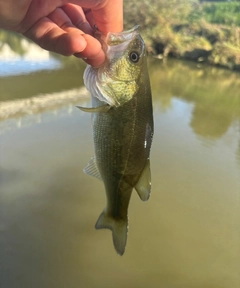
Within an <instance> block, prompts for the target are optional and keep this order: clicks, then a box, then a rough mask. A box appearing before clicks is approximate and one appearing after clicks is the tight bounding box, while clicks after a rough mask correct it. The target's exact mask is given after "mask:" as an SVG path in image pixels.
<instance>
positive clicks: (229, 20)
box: [202, 1, 240, 26]
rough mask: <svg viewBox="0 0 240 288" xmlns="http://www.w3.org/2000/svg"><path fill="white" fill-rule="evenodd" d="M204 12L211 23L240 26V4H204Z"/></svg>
mask: <svg viewBox="0 0 240 288" xmlns="http://www.w3.org/2000/svg"><path fill="white" fill-rule="evenodd" d="M202 11H203V15H204V18H205V19H206V20H207V21H208V22H210V23H217V24H226V25H233V24H234V25H236V26H240V2H237V1H231V2H219V3H204V4H203V6H202Z"/></svg>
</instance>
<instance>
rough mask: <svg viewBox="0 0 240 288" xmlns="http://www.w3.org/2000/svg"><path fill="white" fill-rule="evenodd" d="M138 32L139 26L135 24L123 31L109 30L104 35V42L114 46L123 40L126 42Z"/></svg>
mask: <svg viewBox="0 0 240 288" xmlns="http://www.w3.org/2000/svg"><path fill="white" fill-rule="evenodd" d="M139 34H140V26H139V25H136V26H134V27H133V28H132V29H130V30H127V31H123V32H109V33H108V34H107V37H106V40H105V42H106V44H107V45H109V46H115V45H118V44H121V43H123V42H126V41H127V42H128V41H131V40H132V39H134V38H135V37H136V36H137V35H139Z"/></svg>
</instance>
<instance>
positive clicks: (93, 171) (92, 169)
mask: <svg viewBox="0 0 240 288" xmlns="http://www.w3.org/2000/svg"><path fill="white" fill-rule="evenodd" d="M83 171H84V173H86V174H87V175H89V176H92V177H95V178H97V179H99V180H101V181H102V176H101V174H100V172H99V170H98V167H97V163H96V158H95V156H93V157H92V158H91V160H90V161H89V163H88V164H87V166H86V167H85V168H84V169H83Z"/></svg>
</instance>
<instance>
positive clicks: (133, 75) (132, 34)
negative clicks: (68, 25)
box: [84, 26, 147, 107]
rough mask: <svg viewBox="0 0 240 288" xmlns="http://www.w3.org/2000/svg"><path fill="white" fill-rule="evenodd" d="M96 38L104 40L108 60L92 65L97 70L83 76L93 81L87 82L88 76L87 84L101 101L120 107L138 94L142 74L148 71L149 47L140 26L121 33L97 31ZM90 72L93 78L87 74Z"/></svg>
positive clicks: (102, 41) (103, 44)
mask: <svg viewBox="0 0 240 288" xmlns="http://www.w3.org/2000/svg"><path fill="white" fill-rule="evenodd" d="M96 37H97V38H98V39H99V41H100V42H101V43H102V47H103V50H104V51H105V54H106V60H105V62H104V63H103V65H102V66H100V67H99V68H97V69H96V68H92V69H91V68H89V69H90V70H92V71H93V70H94V71H93V73H92V72H90V71H88V73H86V75H85V77H84V78H87V77H89V78H91V79H92V81H91V83H87V81H86V79H85V85H86V87H87V88H88V87H89V88H90V89H91V90H92V91H90V92H93V93H91V94H92V96H95V97H97V98H98V99H99V100H100V101H103V102H106V103H108V104H109V105H110V106H115V107H118V106H121V105H123V104H124V103H126V102H127V101H129V100H131V99H132V98H133V97H134V95H135V94H136V93H137V91H138V89H139V87H140V82H141V74H142V72H143V71H144V70H146V71H147V67H146V65H147V63H146V48H145V44H144V41H143V39H142V37H141V35H140V31H139V26H135V27H134V28H133V29H131V30H128V31H124V32H120V33H108V35H107V36H104V35H102V34H101V33H100V32H97V35H96ZM90 73H92V75H93V74H94V77H93V76H90V75H87V74H90ZM93 82H95V84H94V83H93ZM94 85H95V86H94ZM93 94H94V95H93Z"/></svg>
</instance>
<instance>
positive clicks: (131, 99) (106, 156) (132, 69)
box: [79, 26, 153, 255]
mask: <svg viewBox="0 0 240 288" xmlns="http://www.w3.org/2000/svg"><path fill="white" fill-rule="evenodd" d="M97 33H98V35H97V37H98V39H100V41H101V42H102V45H103V48H104V49H105V52H106V61H105V63H104V64H103V65H102V66H101V67H99V68H93V67H91V66H87V68H86V70H85V72H84V83H85V85H86V88H87V89H88V90H89V91H90V93H91V96H92V105H93V107H92V108H83V107H79V108H80V109H82V110H83V111H87V112H92V113H93V119H92V122H93V139H94V147H95V156H94V157H93V158H92V159H91V161H90V162H89V164H88V165H87V167H86V168H85V169H84V171H85V173H87V174H89V175H91V176H94V177H96V178H98V179H100V180H102V181H103V183H104V185H105V190H106V196H107V205H106V208H105V209H104V210H103V212H102V213H101V215H100V216H99V218H98V220H97V223H96V225H95V227H96V229H102V228H108V229H110V230H112V236H113V243H114V246H115V249H116V251H117V253H118V254H120V255H123V253H124V251H125V246H126V242H127V233H128V205H129V201H130V197H131V193H132V190H133V188H135V190H136V191H137V193H138V194H139V196H140V198H141V199H142V200H143V201H146V200H148V198H149V196H150V190H151V173H150V162H149V154H150V147H151V143H152V137H153V114H152V97H151V88H150V82H149V76H148V68H147V58H146V49H145V44H144V41H143V39H142V38H141V36H140V32H139V27H138V26H136V27H134V28H133V29H131V30H129V31H125V32H122V33H109V34H108V35H107V36H106V37H104V36H103V35H101V34H100V33H99V32H97Z"/></svg>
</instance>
